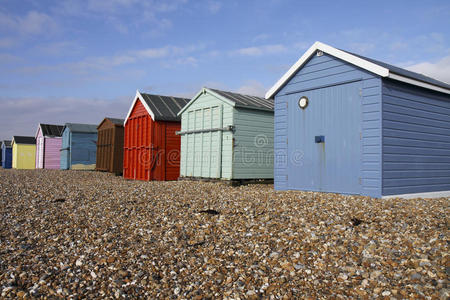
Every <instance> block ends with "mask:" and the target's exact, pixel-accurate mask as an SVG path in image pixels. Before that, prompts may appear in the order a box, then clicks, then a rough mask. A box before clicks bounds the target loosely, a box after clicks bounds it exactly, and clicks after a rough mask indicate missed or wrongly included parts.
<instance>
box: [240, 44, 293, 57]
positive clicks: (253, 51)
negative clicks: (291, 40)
mask: <svg viewBox="0 0 450 300" xmlns="http://www.w3.org/2000/svg"><path fill="white" fill-rule="evenodd" d="M286 51H287V48H286V47H285V46H284V45H281V44H273V45H263V46H255V47H247V48H241V49H237V50H235V51H232V54H238V55H244V56H261V55H269V54H279V53H283V52H286Z"/></svg>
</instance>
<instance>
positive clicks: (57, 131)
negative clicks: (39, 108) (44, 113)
mask: <svg viewBox="0 0 450 300" xmlns="http://www.w3.org/2000/svg"><path fill="white" fill-rule="evenodd" d="M39 125H40V126H41V130H42V135H43V136H50V137H60V136H62V133H63V130H64V125H51V124H39Z"/></svg>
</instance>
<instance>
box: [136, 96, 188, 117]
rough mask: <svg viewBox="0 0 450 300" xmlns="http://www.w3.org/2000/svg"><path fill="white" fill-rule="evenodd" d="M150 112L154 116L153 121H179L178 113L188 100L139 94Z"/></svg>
mask: <svg viewBox="0 0 450 300" xmlns="http://www.w3.org/2000/svg"><path fill="white" fill-rule="evenodd" d="M141 95H142V98H144V100H145V102H146V103H147V105H148V107H149V108H150V110H151V111H152V112H153V114H154V115H155V120H154V121H180V120H181V116H177V114H178V112H179V111H180V110H181V109H182V108H183V107H184V106H185V105H186V104H187V103H188V102H189V100H190V99H187V98H178V97H170V96H160V95H150V94H143V93H141Z"/></svg>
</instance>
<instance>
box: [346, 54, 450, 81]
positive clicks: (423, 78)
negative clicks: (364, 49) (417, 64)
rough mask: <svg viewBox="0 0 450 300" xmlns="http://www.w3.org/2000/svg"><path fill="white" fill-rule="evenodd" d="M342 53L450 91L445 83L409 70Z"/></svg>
mask: <svg viewBox="0 0 450 300" xmlns="http://www.w3.org/2000/svg"><path fill="white" fill-rule="evenodd" d="M342 51H344V52H347V53H349V54H351V55H354V56H357V57H359V58H361V59H365V60H367V61H370V62H371V63H374V64H376V65H379V66H382V67H383V68H386V69H389V71H390V72H392V73H395V74H398V75H402V76H405V77H408V78H412V79H416V80H419V81H422V82H426V83H429V84H432V85H436V86H440V87H443V88H446V89H450V84H447V83H445V82H442V81H439V80H436V79H433V78H431V77H428V76H425V75H423V74H419V73H416V72H412V71H408V70H405V69H402V68H399V67H396V66H393V65H390V64H387V63H385V62H382V61H378V60H375V59H372V58H368V57H365V56H362V55H359V54H355V53H352V52H348V51H345V50H342Z"/></svg>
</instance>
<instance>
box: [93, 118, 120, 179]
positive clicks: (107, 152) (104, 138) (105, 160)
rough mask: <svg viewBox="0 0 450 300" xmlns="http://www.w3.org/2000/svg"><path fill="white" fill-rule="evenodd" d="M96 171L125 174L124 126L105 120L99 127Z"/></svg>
mask: <svg viewBox="0 0 450 300" xmlns="http://www.w3.org/2000/svg"><path fill="white" fill-rule="evenodd" d="M97 129H98V136H97V161H96V170H98V171H104V172H111V173H115V174H121V173H122V172H123V138H124V127H123V125H119V124H115V123H113V122H111V121H110V120H109V119H108V118H105V119H104V120H103V121H102V122H101V123H100V125H99V126H98V128H97Z"/></svg>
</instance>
